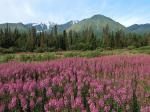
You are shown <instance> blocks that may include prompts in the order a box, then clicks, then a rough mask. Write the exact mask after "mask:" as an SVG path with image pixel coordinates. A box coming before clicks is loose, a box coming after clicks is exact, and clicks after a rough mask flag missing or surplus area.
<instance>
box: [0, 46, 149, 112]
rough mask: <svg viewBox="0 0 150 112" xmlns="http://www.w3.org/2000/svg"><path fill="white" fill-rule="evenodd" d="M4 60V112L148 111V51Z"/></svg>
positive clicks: (0, 94)
mask: <svg viewBox="0 0 150 112" xmlns="http://www.w3.org/2000/svg"><path fill="white" fill-rule="evenodd" d="M149 48H150V47H149V46H147V47H141V48H128V49H115V50H104V49H97V50H94V51H66V52H62V51H60V52H45V53H30V52H23V53H15V54H1V55H0V112H149V111H150V77H149V75H150V56H149V54H150V50H149Z"/></svg>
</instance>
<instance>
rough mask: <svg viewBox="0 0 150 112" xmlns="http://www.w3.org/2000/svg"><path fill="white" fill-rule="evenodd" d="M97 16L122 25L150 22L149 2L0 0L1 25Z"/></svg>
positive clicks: (56, 21)
mask: <svg viewBox="0 0 150 112" xmlns="http://www.w3.org/2000/svg"><path fill="white" fill-rule="evenodd" d="M96 14H102V15H105V16H107V17H110V18H112V19H114V20H115V21H117V22H120V23H121V24H123V25H125V26H130V25H132V24H145V23H150V0H0V23H6V22H9V23H17V22H23V23H41V22H43V23H45V22H54V23H57V24H63V23H65V22H68V21H70V20H82V19H85V18H89V17H91V16H93V15H96Z"/></svg>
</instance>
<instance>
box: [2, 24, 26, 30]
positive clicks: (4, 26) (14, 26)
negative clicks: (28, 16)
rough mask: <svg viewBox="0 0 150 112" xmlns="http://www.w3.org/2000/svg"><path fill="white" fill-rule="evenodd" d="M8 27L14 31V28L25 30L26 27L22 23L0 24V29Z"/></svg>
mask: <svg viewBox="0 0 150 112" xmlns="http://www.w3.org/2000/svg"><path fill="white" fill-rule="evenodd" d="M7 27H9V28H10V29H11V30H12V31H14V30H15V29H16V28H17V29H18V30H19V31H21V32H27V31H28V28H27V27H26V25H24V24H23V23H4V24H0V29H5V28H7Z"/></svg>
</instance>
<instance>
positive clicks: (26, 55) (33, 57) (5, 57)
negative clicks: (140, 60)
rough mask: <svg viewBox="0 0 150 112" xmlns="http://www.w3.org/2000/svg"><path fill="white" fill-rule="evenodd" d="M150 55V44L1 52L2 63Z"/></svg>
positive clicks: (0, 61)
mask: <svg viewBox="0 0 150 112" xmlns="http://www.w3.org/2000/svg"><path fill="white" fill-rule="evenodd" d="M141 54H145V55H149V54H150V46H145V47H140V48H132V47H131V48H130V47H129V48H126V49H114V50H106V49H102V48H99V49H96V50H91V51H90V50H89V51H77V50H75V51H59V52H44V53H36V52H35V53H33V52H22V53H10V54H6V53H4V54H3V53H1V54H0V63H5V62H9V61H21V62H33V61H38V62H41V61H49V60H54V59H62V58H69V57H86V58H92V57H100V56H108V55H141Z"/></svg>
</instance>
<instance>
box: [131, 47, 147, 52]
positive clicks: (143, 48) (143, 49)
mask: <svg viewBox="0 0 150 112" xmlns="http://www.w3.org/2000/svg"><path fill="white" fill-rule="evenodd" d="M132 53H134V54H137V53H144V54H150V46H144V47H140V48H135V49H133V50H132Z"/></svg>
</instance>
